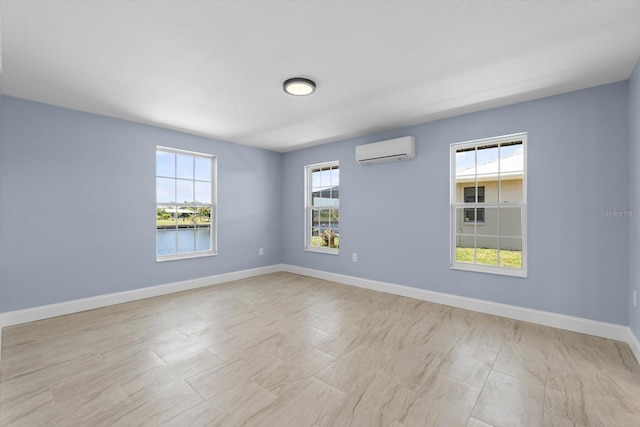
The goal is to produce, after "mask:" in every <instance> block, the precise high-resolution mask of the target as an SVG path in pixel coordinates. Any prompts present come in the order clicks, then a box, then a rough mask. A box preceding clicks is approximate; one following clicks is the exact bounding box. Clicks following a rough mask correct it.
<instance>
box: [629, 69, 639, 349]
mask: <svg viewBox="0 0 640 427" xmlns="http://www.w3.org/2000/svg"><path fill="white" fill-rule="evenodd" d="M629 185H630V191H629V209H630V211H631V212H632V213H634V214H635V215H633V216H632V217H631V218H630V219H629V222H630V223H629V260H630V263H629V267H630V269H629V296H630V297H629V326H630V327H631V330H632V331H633V332H634V333H635V335H636V337H638V339H640V307H633V299H632V295H633V291H634V290H635V291H636V292H638V293H639V294H640V265H639V262H638V261H639V260H640V61H639V62H638V63H637V64H636V68H635V70H634V71H633V74H631V78H630V79H629ZM638 298H640V295H638Z"/></svg>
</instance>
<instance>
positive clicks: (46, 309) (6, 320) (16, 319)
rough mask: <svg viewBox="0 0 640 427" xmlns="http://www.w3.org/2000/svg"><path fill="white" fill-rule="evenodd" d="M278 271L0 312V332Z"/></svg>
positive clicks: (236, 274)
mask: <svg viewBox="0 0 640 427" xmlns="http://www.w3.org/2000/svg"><path fill="white" fill-rule="evenodd" d="M279 271H283V269H282V265H280V264H276V265H270V266H266V267H258V268H252V269H249V270H241V271H234V272H231V273H223V274H217V275H215V276H208V277H201V278H198V279H191V280H184V281H182V282H174V283H168V284H165V285H157V286H150V287H146V288H141V289H134V290H131V291H124V292H116V293H113V294H106V295H99V296H95V297H90V298H82V299H77V300H72V301H66V302H61V303H57V304H49V305H43V306H39V307H33V308H26V309H24V310H16V311H9V312H6V313H0V330H1V328H3V327H7V326H13V325H19V324H22V323H27V322H33V321H36V320H42V319H48V318H50V317H56V316H62V315H65V314H71V313H78V312H80V311H86V310H93V309H94V308H100V307H106V306H109V305H114V304H121V303H124V302H130V301H136V300H140V299H144V298H150V297H156V296H160V295H166V294H171V293H174V292H182V291H187V290H189V289H196V288H202V287H206V286H212V285H217V284H220V283H224V282H230V281H233V280H240V279H246V278H248V277H254V276H260V275H262V274H269V273H276V272H279Z"/></svg>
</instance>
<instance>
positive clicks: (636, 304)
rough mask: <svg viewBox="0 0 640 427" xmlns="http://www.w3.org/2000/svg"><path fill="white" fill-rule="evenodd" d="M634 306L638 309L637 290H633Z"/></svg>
mask: <svg viewBox="0 0 640 427" xmlns="http://www.w3.org/2000/svg"><path fill="white" fill-rule="evenodd" d="M633 306H634V307H637V306H638V293H637V292H636V290H635V289H634V290H633Z"/></svg>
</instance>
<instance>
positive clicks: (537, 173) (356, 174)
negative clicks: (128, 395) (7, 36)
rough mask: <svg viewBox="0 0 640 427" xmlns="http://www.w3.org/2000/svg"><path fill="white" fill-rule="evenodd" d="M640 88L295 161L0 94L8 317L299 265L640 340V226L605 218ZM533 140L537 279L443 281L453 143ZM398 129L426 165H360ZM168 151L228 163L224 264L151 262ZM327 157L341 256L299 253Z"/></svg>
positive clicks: (294, 156)
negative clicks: (634, 300) (612, 329)
mask: <svg viewBox="0 0 640 427" xmlns="http://www.w3.org/2000/svg"><path fill="white" fill-rule="evenodd" d="M639 79H640V76H639V71H638V69H636V71H635V73H634V75H633V77H632V79H631V81H630V82H620V83H616V84H611V85H606V86H600V87H596V88H592V89H587V90H583V91H578V92H573V93H569V94H564V95H558V96H554V97H550V98H545V99H540V100H536V101H531V102H527V103H522V104H517V105H512V106H508V107H503V108H498V109H493V110H488V111H484V112H479V113H474V114H469V115H465V116H460V117H455V118H450V119H445V120H439V121H436V122H431V123H427V124H423V125H419V126H413V127H409V128H404V129H397V130H394V131H390V132H385V133H379V134H375V135H369V136H367V137H362V138H357V139H351V140H347V141H342V142H339V143H334V144H328V145H323V146H319V147H313V148H309V149H305V150H299V151H294V152H290V153H286V154H278V153H273V152H269V151H264V150H259V149H255V148H250V147H244V146H240V145H234V144H230V143H225V142H221V141H216V140H212V139H207V138H201V137H197V136H193V135H187V134H183V133H179V132H172V131H168V130H164V129H159V128H154V127H150V126H144V125H140V124H135V123H131V122H126V121H122V120H116V119H111V118H106V117H101V116H96V115H92V114H87V113H82V112H77V111H71V110H67V109H63V108H58V107H53V106H49V105H44V104H39V103H34V102H30V101H25V100H20V99H16V98H11V97H6V96H3V97H2V104H1V110H0V113H1V114H2V116H1V120H2V128H1V133H0V138H1V139H0V194H1V195H2V198H1V199H0V236H2V238H1V239H0V286H1V288H0V290H1V294H0V297H1V300H0V312H7V311H12V310H17V309H21V308H28V307H35V306H40V305H44V304H51V303H55V302H62V301H69V300H73V299H78V298H84V297H91V296H96V295H101V294H107V293H112V292H118V291H124V290H131V289H137V288H142V287H146V286H152V285H156V284H163V283H171V282H175V281H181V280H187V279H192V278H198V277H204V276H208V275H214V274H220V273H225V272H231V271H237V270H242V269H247V268H252V267H258V266H262V265H271V264H278V263H287V264H292V265H297V266H302V267H309V268H314V269H319V270H324V271H328V272H336V273H342V274H348V275H353V276H359V277H364V278H370V279H374V280H381V281H387V282H391V283H397V284H403V285H408V286H414V287H417V288H422V289H429V290H434V291H440V292H447V293H451V294H456V295H463V296H469V297H474V298H481V299H485V300H490V301H496V302H502V303H506V304H514V305H518V306H522V307H529V308H534V309H540V310H547V311H551V312H556V313H563V314H568V315H575V316H580V317H584V318H589V319H594V320H601V321H605V322H612V323H618V324H629V323H631V324H632V327H633V328H634V330H635V331H636V333H638V330H639V323H640V322H639V321H638V314H637V313H638V312H637V310H636V311H633V312H632V313H630V312H629V283H631V286H632V287H633V286H636V287H637V286H638V270H637V268H636V263H635V262H632V263H631V264H632V265H630V262H629V259H630V258H629V248H631V260H636V259H638V255H640V254H639V253H638V251H639V249H638V246H637V243H638V238H637V237H638V232H639V230H638V220H637V219H635V220H634V219H633V218H632V219H630V218H629V217H625V216H623V217H620V218H618V217H615V216H614V217H611V216H606V215H603V211H609V212H612V211H624V210H626V209H629V206H630V203H629V194H631V208H632V209H638V208H639V207H638V200H639V199H640V197H639V188H638V182H640V179H638V178H639V177H638V171H637V166H638V165H640V154H639V153H640V147H639V145H640V142H639V139H638V135H639V134H640V132H639V131H638V126H639V124H638V120H637V117H638V104H640V99H639V98H640V95H639V90H638V86H640V80H639ZM629 94H631V96H629ZM523 131H526V132H528V133H529V147H528V154H529V158H528V180H529V185H528V198H529V211H528V221H529V228H528V231H529V240H528V249H529V257H528V260H529V277H528V278H527V279H518V278H510V277H503V276H495V275H488V274H480V273H470V272H463V271H452V270H449V268H448V265H449V144H450V143H453V142H459V141H465V140H471V139H477V138H484V137H491V136H497V135H504V134H509V133H515V132H523ZM629 132H630V134H629ZM404 135H414V136H415V137H416V140H417V158H416V159H415V160H411V161H406V162H398V163H387V164H381V165H372V166H360V165H358V164H356V163H355V160H354V147H355V146H356V145H358V144H361V143H367V142H373V141H377V140H381V139H387V138H392V137H398V136H404ZM156 145H165V146H170V147H176V148H182V149H186V150H193V151H199V152H204V153H211V154H214V155H217V156H218V190H219V193H218V205H219V218H218V221H219V222H218V231H219V236H218V250H219V255H218V256H216V257H209V258H200V259H191V260H181V261H173V262H164V263H157V262H156V261H155V247H154V246H155V235H154V232H155V227H154V226H153V225H151V226H149V218H152V216H153V215H154V214H155V205H154V202H155V193H154V188H155V184H154V168H155V146H156ZM629 148H631V150H629ZM629 157H630V158H631V162H629V161H628V158H629ZM330 160H340V162H341V163H340V165H341V189H340V190H341V195H342V197H341V199H342V200H341V230H340V231H341V242H340V243H341V247H340V255H338V256H333V255H326V254H318V253H310V252H305V251H304V250H303V244H304V237H303V218H304V209H303V199H304V197H303V194H304V192H303V191H304V189H303V181H304V179H303V170H304V166H305V165H307V164H312V163H318V162H325V161H330ZM630 178H631V182H632V184H631V186H630V185H629V179H630ZM630 229H631V233H632V234H631V235H632V236H634V237H633V238H632V239H631V241H630V239H629V235H630V234H629V232H630ZM259 247H264V248H265V256H263V257H260V256H258V248H259ZM353 252H357V253H358V256H359V260H358V262H357V263H353V262H352V261H351V254H352V253H353ZM634 268H635V270H634Z"/></svg>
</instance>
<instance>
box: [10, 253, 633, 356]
mask: <svg viewBox="0 0 640 427" xmlns="http://www.w3.org/2000/svg"><path fill="white" fill-rule="evenodd" d="M280 271H285V272H288V273H295V274H300V275H303V276H309V277H315V278H317V279H323V280H329V281H332V282H336V283H341V284H343V285H349V286H356V287H359V288H365V289H371V290H374V291H379V292H385V293H389V294H393V295H400V296H404V297H409V298H415V299H419V300H422V301H429V302H434V303H437V304H444V305H449V306H452V307H458V308H463V309H466V310H473V311H478V312H480V313H486V314H491V315H494V316H501V317H507V318H510V319H515V320H522V321H525V322H531V323H537V324H539V325H544V326H551V327H554V328H560V329H566V330H568V331H574V332H580V333H583V334H589V335H594V336H597V337H602V338H608V339H612V340H616V341H623V342H626V343H627V344H628V345H629V347H630V348H631V351H632V352H633V354H634V356H635V357H636V360H637V361H638V363H640V341H639V340H638V337H636V336H635V335H634V333H633V331H632V330H631V328H629V327H628V326H623V325H617V324H614V323H607V322H599V321H596V320H590V319H584V318H581V317H575V316H567V315H564V314H558V313H551V312H548V311H542V310H533V309H530V308H524V307H518V306H514V305H508V304H501V303H496V302H491V301H485V300H480V299H475V298H468V297H462V296H458V295H452V294H446V293H442V292H435V291H428V290H425V289H419V288H414V287H411V286H404V285H396V284H393V283H387V282H380V281H376V280H370V279H363V278H360V277H355V276H347V275H343V274H337V273H329V272H325V271H320V270H314V269H311V268H305V267H298V266H295V265H289V264H274V265H269V266H266V267H258V268H252V269H249V270H241V271H235V272H231V273H224V274H218V275H215V276H208V277H202V278H198V279H192V280H185V281H182V282H175V283H168V284H165V285H158V286H150V287H147V288H142V289H134V290H131V291H124V292H117V293H113V294H107V295H100V296H96V297H91V298H83V299H79V300H73V301H67V302H62V303H58V304H50V305H44V306H40V307H33V308H27V309H24V310H16V311H10V312H7V313H0V340H1V339H2V337H1V334H2V328H3V327H6V326H13V325H19V324H22V323H27V322H33V321H36V320H42V319H47V318H50V317H56V316H62V315H65V314H72V313H77V312H81V311H86V310H92V309H95V308H100V307H106V306H109V305H114V304H121V303H124V302H130V301H136V300H140V299H144V298H150V297H155V296H160V295H166V294H171V293H174V292H182V291H186V290H189V289H196V288H202V287H207V286H213V285H218V284H221V283H224V282H229V281H232V280H240V279H246V278H249V277H255V276H260V275H262V274H269V273H277V272H280ZM0 343H1V341H0Z"/></svg>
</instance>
